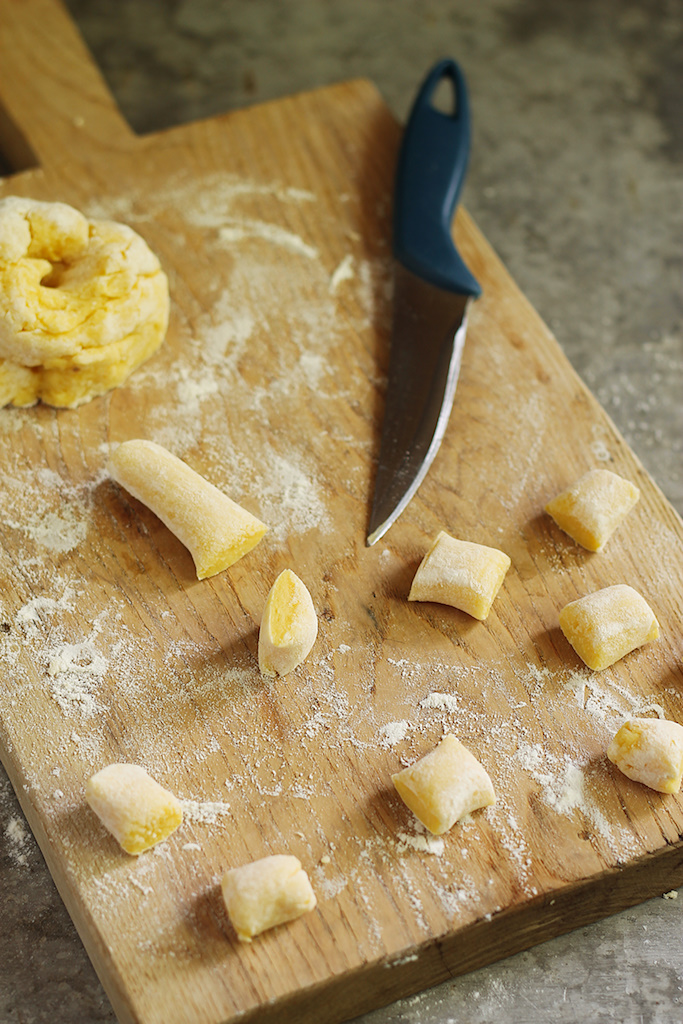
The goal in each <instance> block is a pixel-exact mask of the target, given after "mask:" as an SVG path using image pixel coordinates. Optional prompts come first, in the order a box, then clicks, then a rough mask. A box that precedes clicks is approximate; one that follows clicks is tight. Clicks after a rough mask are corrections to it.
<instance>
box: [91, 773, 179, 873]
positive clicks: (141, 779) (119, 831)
mask: <svg viewBox="0 0 683 1024" xmlns="http://www.w3.org/2000/svg"><path fill="white" fill-rule="evenodd" d="M85 799H86V800H87V802H88V803H89V804H90V806H91V807H92V809H93V811H94V812H95V814H96V815H97V817H98V818H99V819H100V821H101V822H102V824H103V825H104V827H105V828H106V829H107V830H108V831H109V832H111V834H112V835H113V836H114V838H115V839H116V840H117V841H118V843H119V844H120V845H121V846H122V847H123V849H124V850H125V851H126V853H130V854H132V855H133V856H135V857H137V856H138V855H139V854H141V853H144V851H145V850H149V849H150V847H152V846H155V845H156V844H157V843H160V842H162V840H164V839H167V838H168V836H170V835H171V833H172V832H175V830H176V829H177V828H178V827H179V826H180V825H181V824H182V820H183V810H182V806H181V803H180V801H179V800H178V798H177V797H176V796H174V794H173V793H170V792H169V791H168V790H167V789H164V787H163V786H160V785H159V783H158V782H156V781H155V779H153V778H152V777H151V775H148V774H147V772H146V771H145V769H144V768H141V767H140V766H139V765H136V764H110V765H107V767H106V768H102V770H101V771H99V772H97V773H96V774H95V775H93V776H91V778H89V779H88V781H87V783H86V787H85Z"/></svg>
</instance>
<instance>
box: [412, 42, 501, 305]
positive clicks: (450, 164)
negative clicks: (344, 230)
mask: <svg viewBox="0 0 683 1024" xmlns="http://www.w3.org/2000/svg"><path fill="white" fill-rule="evenodd" d="M444 79H450V82H451V85H452V88H453V101H454V103H453V111H452V113H443V112H442V111H441V110H437V108H436V107H435V106H434V104H433V103H432V99H433V96H434V93H435V92H436V89H437V87H438V86H439V85H440V84H441V82H442V81H443V80H444ZM469 150H470V111H469V102H468V98H467V86H466V84H465V78H464V76H463V73H462V71H461V70H460V68H459V67H458V65H457V64H456V62H455V61H454V60H451V59H450V58H446V59H445V60H441V61H439V63H438V64H436V65H435V66H434V67H433V68H432V70H431V71H430V72H429V74H428V75H427V77H426V78H425V80H424V82H423V83H422V86H421V87H420V90H419V92H418V94H417V97H416V99H415V102H414V104H413V108H412V110H411V112H410V116H409V118H408V123H407V125H406V128H405V131H404V134H403V141H402V143H401V148H400V151H399V156H398V165H397V169H396V184H395V194H394V223H393V250H394V256H395V257H396V259H398V260H399V261H400V262H401V263H402V264H403V265H404V266H405V267H407V269H408V270H411V271H412V272H413V273H415V274H417V275H418V276H419V277H422V278H424V279H426V280H427V281H430V282H431V283H432V284H434V285H436V286H437V287H439V288H445V289H446V290H447V291H452V292H458V293H459V294H461V295H471V296H473V297H475V298H476V297H477V296H478V295H480V294H481V287H480V286H479V283H478V282H477V281H476V279H475V278H474V277H473V276H472V274H471V273H470V271H469V270H468V268H467V267H466V266H465V264H464V262H463V261H462V259H461V257H460V254H459V253H458V250H457V249H456V247H455V244H454V242H453V239H452V236H451V224H452V221H453V215H454V213H455V207H456V205H457V202H458V196H459V195H460V190H461V188H462V184H463V181H464V179H465V172H466V170H467V161H468V157H469Z"/></svg>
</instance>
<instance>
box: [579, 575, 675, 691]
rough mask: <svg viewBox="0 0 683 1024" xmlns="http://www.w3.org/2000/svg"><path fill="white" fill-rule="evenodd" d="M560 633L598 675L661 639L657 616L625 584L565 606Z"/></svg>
mask: <svg viewBox="0 0 683 1024" xmlns="http://www.w3.org/2000/svg"><path fill="white" fill-rule="evenodd" d="M560 629H561V630H562V632H563V633H564V635H565V636H566V638H567V640H568V641H569V643H570V644H571V645H572V647H573V648H574V650H575V651H576V653H577V654H578V656H579V657H580V658H581V659H582V661H584V662H585V663H586V665H588V667H589V668H590V669H593V671H595V672H598V671H600V670H601V669H604V668H607V667H608V666H609V665H613V664H614V662H615V661H619V659H620V658H623V657H624V655H626V654H628V653H629V652H630V651H633V650H635V649H636V648H637V647H641V646H642V645H643V644H646V643H649V642H650V641H651V640H656V639H657V637H658V636H659V623H658V622H657V619H656V618H655V614H654V612H653V611H652V609H651V608H650V606H649V605H648V603H647V602H646V601H645V599H644V598H643V597H641V596H640V594H639V593H638V592H637V591H636V590H634V589H633V587H629V586H627V585H626V584H625V583H618V584H616V585H615V586H613V587H606V588H605V589H604V590H598V591H596V592H595V593H594V594H588V595H587V596H586V597H582V598H580V599H579V600H578V601H572V602H571V603H570V604H568V605H566V606H565V607H564V608H563V609H562V611H561V612H560Z"/></svg>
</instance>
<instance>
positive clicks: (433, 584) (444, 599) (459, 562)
mask: <svg viewBox="0 0 683 1024" xmlns="http://www.w3.org/2000/svg"><path fill="white" fill-rule="evenodd" d="M509 568H510V559H509V558H508V556H507V555H506V554H504V552H502V551H498V549H497V548H489V547H486V545H484V544H473V543H471V542H470V541H466V540H456V539H455V537H451V536H450V535H449V534H447V533H445V532H444V531H443V530H442V531H441V532H440V533H439V534H438V535H437V537H436V539H435V540H434V542H433V543H432V546H431V547H430V549H429V551H428V552H427V554H426V555H425V556H424V558H423V559H422V561H421V562H420V565H419V566H418V569H417V572H416V573H415V577H414V579H413V584H412V586H411V588H410V593H409V594H408V600H409V601H437V602H439V603H440V604H450V605H452V606H453V607H454V608H459V609H460V610H461V611H463V612H467V613H468V615H472V616H473V617H474V618H475V619H485V618H486V617H487V615H488V613H489V611H490V610H491V605H492V604H493V600H494V598H495V596H496V594H497V593H498V591H499V590H500V586H501V583H502V582H503V579H504V578H505V573H506V572H507V571H508V569H509Z"/></svg>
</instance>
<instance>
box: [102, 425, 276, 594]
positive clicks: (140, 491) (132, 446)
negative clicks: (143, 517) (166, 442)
mask: <svg viewBox="0 0 683 1024" xmlns="http://www.w3.org/2000/svg"><path fill="white" fill-rule="evenodd" d="M108 468H109V473H110V475H111V476H112V477H113V479H114V480H116V481H117V483H119V484H121V486H122V487H125V489H126V490H127V491H129V493H130V494H132V495H133V497H134V498H137V499H138V500H139V501H141V502H142V503H143V504H144V505H146V506H147V507H148V508H149V509H151V510H152V512H154V514H155V515H157V516H158V517H159V519H161V521H162V523H164V524H165V525H166V526H167V527H168V528H169V530H170V531H171V532H172V533H173V534H175V536H176V537H177V538H178V540H179V541H181V543H182V544H184V545H185V547H186V548H188V549H189V551H190V554H191V555H192V558H193V560H194V564H195V568H196V570H197V578H198V579H200V580H203V579H205V578H206V577H207V576H214V575H215V574H216V573H218V572H221V571H222V570H223V569H227V568H228V566H230V565H233V564H234V563H235V562H236V561H237V560H238V559H240V558H242V556H243V555H246V554H247V552H248V551H251V549H252V548H253V547H255V546H256V545H257V544H258V542H259V541H260V540H261V538H262V537H263V535H264V534H265V533H266V531H267V529H268V527H267V526H266V525H265V524H264V523H262V522H261V521H260V520H259V519H257V518H256V517H255V516H253V515H252V514H251V513H250V512H247V511H246V509H243V508H242V507H241V506H240V505H237V504H236V503H235V502H234V501H233V500H232V499H231V498H229V497H228V496H227V494H224V493H223V492H222V491H219V489H218V488H217V487H214V485H213V484H211V483H209V481H208V480H206V479H205V478H204V477H203V476H201V475H200V474H199V473H197V472H195V470H194V469H191V467H190V466H188V465H187V463H186V462H183V461H182V459H179V458H178V457H177V456H176V455H173V454H172V453H171V452H169V451H167V449H166V448H163V447H162V446H161V445H160V444H156V443H155V442H154V441H143V440H134V441H124V442H123V444H120V445H119V446H118V448H116V450H115V451H114V452H113V453H112V455H111V457H110V459H109V467H108Z"/></svg>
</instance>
